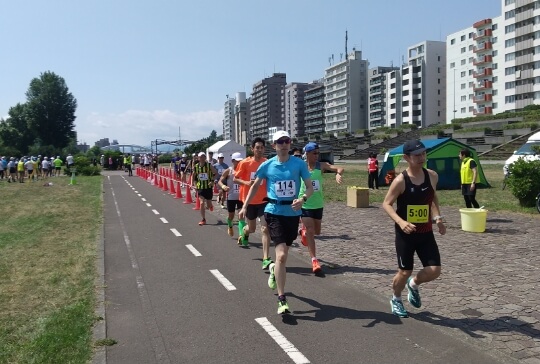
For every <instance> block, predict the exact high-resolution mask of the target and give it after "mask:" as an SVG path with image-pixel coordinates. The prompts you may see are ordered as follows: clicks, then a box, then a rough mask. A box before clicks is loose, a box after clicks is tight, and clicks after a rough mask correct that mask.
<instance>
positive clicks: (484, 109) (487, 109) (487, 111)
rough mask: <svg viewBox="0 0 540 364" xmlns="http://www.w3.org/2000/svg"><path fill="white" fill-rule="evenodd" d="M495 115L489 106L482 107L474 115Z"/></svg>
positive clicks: (475, 110) (474, 111)
mask: <svg viewBox="0 0 540 364" xmlns="http://www.w3.org/2000/svg"><path fill="white" fill-rule="evenodd" d="M491 114H493V111H492V108H491V107H489V106H486V107H480V108H478V109H474V110H473V115H475V116H477V115H491Z"/></svg>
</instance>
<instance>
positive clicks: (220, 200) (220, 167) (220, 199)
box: [214, 153, 229, 208]
mask: <svg viewBox="0 0 540 364" xmlns="http://www.w3.org/2000/svg"><path fill="white" fill-rule="evenodd" d="M217 157H218V162H217V163H215V164H214V168H215V169H216V171H217V175H216V181H215V183H218V182H219V180H220V179H221V175H222V174H223V171H225V170H226V169H227V168H229V165H228V164H227V163H225V162H223V161H224V159H225V156H224V155H223V153H218V155H217ZM217 203H218V204H220V205H221V208H225V192H224V191H223V189H219V193H218V198H217Z"/></svg>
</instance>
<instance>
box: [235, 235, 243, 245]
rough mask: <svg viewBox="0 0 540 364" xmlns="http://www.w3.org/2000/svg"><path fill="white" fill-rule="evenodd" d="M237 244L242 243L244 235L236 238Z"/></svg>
mask: <svg viewBox="0 0 540 364" xmlns="http://www.w3.org/2000/svg"><path fill="white" fill-rule="evenodd" d="M236 244H238V245H242V235H240V236H239V237H238V239H237V240H236Z"/></svg>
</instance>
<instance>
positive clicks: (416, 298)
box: [407, 277, 422, 308]
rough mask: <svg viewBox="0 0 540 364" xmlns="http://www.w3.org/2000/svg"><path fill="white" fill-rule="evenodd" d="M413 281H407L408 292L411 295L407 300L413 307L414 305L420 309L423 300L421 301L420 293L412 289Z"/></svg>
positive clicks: (410, 278)
mask: <svg viewBox="0 0 540 364" xmlns="http://www.w3.org/2000/svg"><path fill="white" fill-rule="evenodd" d="M412 279H413V278H412V277H409V279H408V280H407V291H409V293H408V294H407V299H408V300H409V303H410V304H411V305H413V306H414V307H416V308H420V307H422V300H421V299H420V292H418V290H417V289H414V288H412V287H411V284H410V282H411V280H412Z"/></svg>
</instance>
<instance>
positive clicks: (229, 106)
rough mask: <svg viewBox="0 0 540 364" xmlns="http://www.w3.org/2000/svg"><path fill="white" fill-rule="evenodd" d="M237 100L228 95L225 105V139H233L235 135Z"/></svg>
mask: <svg viewBox="0 0 540 364" xmlns="http://www.w3.org/2000/svg"><path fill="white" fill-rule="evenodd" d="M235 104H236V100H235V99H234V98H230V97H229V96H227V101H225V104H224V106H223V140H231V139H233V138H234V135H235V124H234V105H235Z"/></svg>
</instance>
